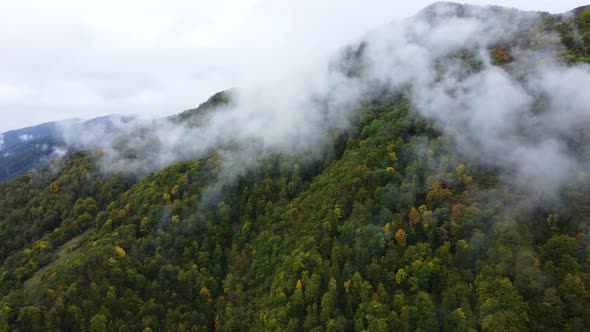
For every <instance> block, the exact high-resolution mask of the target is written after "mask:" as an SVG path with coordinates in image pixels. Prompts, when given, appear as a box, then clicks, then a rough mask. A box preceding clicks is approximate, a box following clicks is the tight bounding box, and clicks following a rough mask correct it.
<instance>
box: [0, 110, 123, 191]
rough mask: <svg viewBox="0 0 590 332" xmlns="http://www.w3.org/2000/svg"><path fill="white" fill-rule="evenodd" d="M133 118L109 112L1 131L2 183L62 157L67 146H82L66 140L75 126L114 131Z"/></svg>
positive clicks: (77, 130) (76, 147)
mask: <svg viewBox="0 0 590 332" xmlns="http://www.w3.org/2000/svg"><path fill="white" fill-rule="evenodd" d="M132 119H133V118H132V117H125V116H117V115H110V116H105V117H99V118H95V119H92V120H88V121H78V120H70V121H63V122H48V123H43V124H40V125H37V126H32V127H27V128H22V129H17V130H11V131H7V132H5V133H2V134H0V138H1V139H0V142H2V144H0V183H2V182H5V181H9V180H12V179H14V178H16V177H18V176H20V175H23V174H25V173H27V172H29V171H32V170H33V169H35V168H36V167H37V166H39V165H41V164H43V163H44V162H47V161H48V160H49V159H51V157H52V156H54V157H59V156H61V155H63V154H65V153H66V152H67V151H68V150H75V149H79V148H80V146H71V145H70V144H68V143H67V142H66V141H67V139H66V138H65V137H64V134H66V133H65V131H68V130H72V128H75V131H76V132H81V133H84V132H85V131H86V132H91V131H93V130H96V129H97V128H100V130H102V131H103V134H104V135H113V134H115V133H116V132H117V131H118V130H119V129H118V125H116V124H115V123H119V122H123V123H125V122H129V121H131V120H132ZM76 139H77V140H80V139H81V138H80V137H77V138H76ZM85 148H88V147H87V146H86V147H85Z"/></svg>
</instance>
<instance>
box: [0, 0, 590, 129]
mask: <svg viewBox="0 0 590 332" xmlns="http://www.w3.org/2000/svg"><path fill="white" fill-rule="evenodd" d="M431 2H432V1H424V0H414V1H397V0H389V1H386V0H315V1H314V0H291V1H286V0H192V1H189V0H143V1H122V0H118V1H115V0H100V1H94V0H87V1H65V0H52V1H46V0H39V1H31V0H21V1H19V0H0V132H3V131H6V130H10V129H15V128H20V127H24V126H29V125H34V124H38V123H42V122H46V121H53V120H62V119H67V118H75V117H76V118H91V117H95V116H100V115H106V114H112V113H122V114H128V113H132V114H143V115H149V116H164V115H168V114H173V113H177V112H179V111H182V110H184V109H188V108H192V107H195V106H197V105H198V104H199V103H200V102H202V101H204V100H205V99H206V98H207V97H209V96H210V95H211V94H213V93H214V92H217V91H220V90H224V89H227V88H231V87H239V86H247V85H250V84H256V83H257V82H264V81H268V80H272V79H273V78H277V77H281V76H283V75H286V74H287V73H290V72H293V71H296V70H297V69H298V68H303V67H305V66H306V65H307V64H309V63H312V62H314V61H315V60H316V59H318V58H320V57H322V56H325V55H327V54H329V53H331V52H333V51H334V50H336V49H337V48H338V47H339V46H341V45H345V44H347V43H348V42H351V41H354V40H355V38H357V37H359V36H360V35H362V34H364V33H365V32H367V31H368V30H370V29H372V28H376V27H379V26H381V25H384V24H386V23H388V22H389V21H392V20H394V19H399V18H404V17H408V16H412V15H414V14H415V13H416V12H418V11H419V10H420V9H422V8H423V7H425V6H426V5H428V4H429V3H431ZM469 3H473V4H482V5H486V4H488V3H489V1H469ZM494 4H497V5H503V6H509V7H516V8H519V9H524V10H544V11H549V12H554V13H558V12H564V11H567V10H570V9H573V8H575V7H578V6H581V5H583V4H584V2H582V1H574V0H559V1H555V0H552V1H550V0H542V1H538V0H537V1H533V0H512V1H505V0H501V1H496V2H494Z"/></svg>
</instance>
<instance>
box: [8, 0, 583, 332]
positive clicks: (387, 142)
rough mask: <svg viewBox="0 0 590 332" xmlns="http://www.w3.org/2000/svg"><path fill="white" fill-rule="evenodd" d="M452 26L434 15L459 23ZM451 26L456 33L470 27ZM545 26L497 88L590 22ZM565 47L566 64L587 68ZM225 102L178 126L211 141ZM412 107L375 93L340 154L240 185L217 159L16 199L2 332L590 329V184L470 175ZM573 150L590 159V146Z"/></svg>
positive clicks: (49, 181) (503, 52) (23, 192)
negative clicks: (532, 52) (204, 128)
mask: <svg viewBox="0 0 590 332" xmlns="http://www.w3.org/2000/svg"><path fill="white" fill-rule="evenodd" d="M438 6H441V5H438ZM437 8H438V9H437ZM441 8H442V9H445V10H447V9H448V7H447V6H443V7H437V6H434V7H431V8H429V9H428V10H426V11H425V12H424V13H423V14H422V15H427V14H428V13H429V12H432V11H434V12H435V14H434V19H437V18H439V17H438V15H443V16H442V18H446V17H445V16H444V15H448V12H446V14H445V12H443V13H440V12H439V11H440V9H441ZM452 8H454V9H453V11H452V13H453V14H451V16H452V17H453V15H456V14H455V13H456V11H459V13H461V12H462V11H464V10H467V9H468V8H466V7H463V6H459V5H457V6H455V5H453V7H452ZM497 10H500V11H502V10H504V9H497ZM577 13H578V14H577V16H576V17H583V14H584V13H585V11H583V10H582V11H579V12H577ZM545 19H546V20H545V21H546V22H548V23H547V26H546V27H545V28H546V29H547V31H544V30H527V31H526V33H524V32H523V33H522V34H520V35H519V36H520V37H521V39H519V40H515V41H514V42H513V43H508V44H506V45H494V47H491V48H490V49H489V50H488V51H489V53H490V55H491V57H492V59H493V60H494V61H493V64H491V66H494V72H495V70H499V71H502V72H506V73H509V74H510V75H515V76H518V75H519V73H518V71H517V70H514V69H515V67H511V66H512V64H514V59H513V57H512V56H511V55H512V53H511V52H512V51H513V49H516V48H517V47H516V46H515V45H521V46H522V45H525V46H526V47H531V48H532V47H541V46H542V45H549V44H552V43H554V42H555V40H554V36H555V35H554V34H553V33H552V32H555V33H557V32H556V30H554V29H558V28H557V27H560V26H561V27H563V25H566V26H569V27H574V24H577V25H575V26H576V27H578V28H580V27H582V28H583V26H582V25H580V24H579V23H578V21H579V19H577V18H574V19H573V20H571V21H567V20H566V19H568V20H569V18H567V17H563V18H562V17H560V16H555V17H554V16H551V19H550V18H549V17H548V16H546V17H545ZM538 29H541V28H538ZM582 31H583V30H582ZM582 35H583V34H582ZM566 37H567V34H562V35H561V37H559V38H561V39H558V40H562V41H564V40H567V38H566ZM576 38H578V37H576ZM579 40H582V39H579ZM540 44H542V45H541V46H539V45H540ZM564 44H565V45H563V46H560V49H559V51H561V53H560V54H562V55H560V56H562V57H563V58H562V59H563V60H564V61H584V56H585V55H584V53H583V50H581V49H578V50H575V49H573V48H571V47H570V46H568V43H567V41H564ZM574 45H575V44H574ZM350 50H352V51H350ZM364 50H365V48H364V47H363V46H362V44H361V46H360V47H356V48H355V47H352V48H350V49H349V51H350V52H345V53H344V55H343V61H342V63H341V65H342V66H341V67H340V68H342V69H343V71H344V72H346V74H347V75H348V76H350V77H355V76H362V75H363V69H364V67H363V66H364V65H366V63H363V59H365V58H364V57H363V56H364V53H363V52H364ZM570 52H574V53H570ZM576 52H579V53H576ZM572 56H573V57H572ZM454 57H457V58H459V59H460V60H461V62H460V64H461V69H464V71H462V72H461V73H462V74H464V75H469V74H470V73H473V72H477V70H478V68H480V67H481V66H482V64H480V63H478V58H477V57H476V56H475V55H473V54H471V53H470V52H469V51H465V52H463V53H460V54H459V55H454ZM516 69H518V68H516ZM513 70H514V71H513ZM442 71H443V70H442V69H441V72H442ZM511 71H513V72H511ZM509 74H506V75H509ZM222 97H226V96H223V95H217V97H212V99H210V101H209V102H207V103H205V104H203V106H202V107H200V108H199V109H197V110H191V111H188V112H187V113H184V114H181V115H179V116H178V117H177V119H176V120H175V121H178V122H183V121H189V122H190V126H196V127H198V126H200V125H202V122H201V120H202V119H201V117H203V116H205V115H206V114H207V113H208V112H209V111H211V110H214V108H210V107H209V106H210V105H215V104H218V103H219V104H221V105H225V104H227V103H228V98H222ZM411 97H412V94H410V93H408V91H407V89H404V88H402V89H393V88H391V87H387V88H383V87H376V88H375V89H371V90H369V91H366V92H365V93H364V94H363V95H362V96H361V98H360V99H359V100H358V102H357V103H356V104H355V107H356V112H354V113H352V114H353V116H351V118H350V121H351V123H352V126H351V128H350V129H349V130H347V131H342V132H336V131H334V132H330V133H329V136H330V137H331V138H332V140H331V142H330V144H329V146H328V147H327V148H326V149H322V150H321V152H318V151H315V150H313V148H309V150H305V149H303V150H301V151H298V152H295V153H284V152H275V153H268V154H262V155H257V156H256V158H259V159H260V162H259V163H256V164H255V165H256V167H249V165H250V164H248V163H247V162H243V163H242V164H239V165H238V167H242V168H243V169H240V170H237V171H236V174H237V175H235V176H234V177H232V178H231V181H227V174H228V173H227V171H226V169H225V168H224V161H225V160H224V157H225V156H227V155H225V154H224V153H223V152H224V151H223V149H222V148H218V149H217V150H215V149H213V150H212V151H211V152H209V153H208V154H207V155H206V156H204V157H202V158H198V159H193V160H186V161H182V162H178V163H174V164H172V165H171V166H168V167H166V168H164V169H162V170H157V171H154V172H152V173H150V174H148V175H147V176H144V177H140V178H138V177H133V176H123V175H116V174H115V175H113V174H108V175H105V174H104V173H102V172H101V171H100V164H101V161H102V159H101V152H99V153H96V154H95V153H88V152H77V153H74V154H71V155H68V156H66V157H64V158H63V159H58V160H56V161H54V162H53V163H52V164H50V165H47V166H46V167H43V168H40V169H39V170H38V171H36V172H32V173H29V174H26V175H25V176H22V177H20V178H18V179H16V180H13V181H10V182H7V183H5V184H2V185H0V243H1V244H2V247H1V249H0V250H1V251H0V254H1V255H0V258H1V262H2V263H1V266H0V294H1V296H2V298H1V300H0V329H4V330H21V331H35V330H38V331H41V330H66V331H78V330H90V331H107V330H129V331H137V330H139V331H142V330H143V331H160V330H166V331H168V330H182V331H184V330H194V331H206V330H224V331H242V330H243V331H249V330H251V331H266V330H271V331H272V330H279V329H281V330H289V331H301V330H316V331H321V330H330V331H352V330H358V331H365V330H367V331H391V330H395V331H398V330H400V331H406V330H407V331H418V330H421V331H437V330H440V331H447V330H448V331H474V330H482V331H505V330H509V331H524V330H534V331H583V330H584V329H585V328H586V327H587V326H590V320H589V319H590V305H589V304H590V289H589V287H590V286H589V285H590V247H589V246H588V236H589V235H590V228H589V226H590V224H589V223H588V220H590V183H589V179H588V177H587V176H586V175H585V174H582V173H583V172H580V173H579V174H576V181H572V182H567V183H565V184H564V185H563V186H560V187H559V188H558V189H556V190H555V192H551V191H550V189H548V188H550V187H539V188H543V190H544V192H543V193H536V192H531V191H530V190H529V189H530V188H531V187H530V186H523V185H522V183H519V182H518V181H512V180H513V179H515V178H514V177H512V173H511V172H513V171H514V170H512V169H508V170H506V169H504V168H503V167H502V166H504V164H503V163H501V162H497V163H495V162H494V161H486V160H480V159H474V158H471V154H470V151H466V150H465V149H463V148H462V147H464V146H466V145H461V144H460V143H461V142H458V139H459V138H461V136H457V135H453V133H452V132H451V133H448V132H445V130H444V129H445V128H447V127H445V124H444V123H443V122H442V121H437V118H432V117H430V118H429V117H426V116H425V115H424V114H423V113H422V112H420V111H419V110H418V107H417V106H416V105H417V104H419V102H420V101H416V100H412V99H411ZM498 103H500V101H498ZM544 105H545V104H544V103H542V99H539V100H538V101H536V103H535V104H534V106H535V108H534V109H533V111H534V112H539V113H541V114H542V112H547V110H546V109H545V108H546V106H544ZM440 111H441V112H442V111H444V110H440ZM203 114H205V115H203ZM187 119H188V120H187ZM532 119H535V118H532ZM466 129H467V128H466ZM484 129H485V127H484ZM521 134H522V135H523V136H525V135H527V134H530V135H531V136H533V137H534V135H533V134H535V132H533V133H527V132H524V133H521ZM575 138H576V139H577V140H576V141H573V142H571V144H572V145H574V148H572V150H573V151H575V152H576V153H578V154H580V156H582V157H584V156H585V154H586V153H587V152H586V151H588V150H587V149H586V147H587V146H588V141H587V140H585V137H584V136H583V135H579V136H576V137H575ZM484 152H485V151H483V150H482V152H481V153H482V154H483V155H485V156H487V155H486V154H484ZM140 153H141V151H140ZM523 155H524V153H523ZM102 162H104V161H102ZM551 162H555V161H549V162H547V163H546V164H544V165H543V166H545V167H546V168H549V169H554V167H553V164H551ZM527 165H528V164H527ZM552 167H553V168H552ZM238 171H239V172H238ZM542 174H544V173H542ZM534 179H537V180H539V178H534ZM539 181H540V180H539ZM532 188H537V187H532ZM81 234H84V236H83V237H79V236H80V235H81ZM78 241H79V242H78ZM74 244H75V246H74ZM68 247H71V248H72V249H73V250H71V251H69V252H66V251H67V250H66V248H68ZM39 271H41V272H39ZM31 278H33V279H31Z"/></svg>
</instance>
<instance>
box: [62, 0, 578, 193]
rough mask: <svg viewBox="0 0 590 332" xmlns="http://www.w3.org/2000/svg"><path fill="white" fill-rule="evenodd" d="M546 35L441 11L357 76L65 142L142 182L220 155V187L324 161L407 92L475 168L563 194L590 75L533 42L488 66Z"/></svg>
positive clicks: (303, 83) (273, 89)
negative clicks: (254, 170)
mask: <svg viewBox="0 0 590 332" xmlns="http://www.w3.org/2000/svg"><path fill="white" fill-rule="evenodd" d="M540 26H542V25H541V21H540V16H538V15H537V14H535V13H526V12H517V11H512V10H507V9H501V8H495V7H486V8H484V7H462V6H458V5H449V4H439V5H436V6H432V7H429V8H427V9H426V10H424V11H422V12H421V13H420V14H419V15H418V16H416V17H414V18H410V19H405V20H401V21H397V22H394V23H392V24H389V25H387V26H385V27H383V28H381V29H377V30H374V31H372V32H371V33H369V34H367V35H366V36H364V37H363V38H362V39H361V41H359V42H358V43H357V45H363V46H361V47H359V48H358V51H357V52H356V53H358V54H357V55H356V56H354V55H353V56H352V58H351V57H350V56H349V58H348V59H346V58H344V59H345V60H346V61H348V62H350V63H349V65H350V64H353V65H354V66H356V67H357V72H356V73H354V75H350V74H351V73H350V72H347V70H343V69H342V68H346V65H344V64H343V61H344V60H343V57H342V55H341V54H339V55H337V56H336V57H332V58H330V59H327V60H321V61H318V62H317V63H316V64H314V65H310V66H309V67H308V68H307V69H306V70H300V71H298V72H295V73H294V74H292V75H291V76H288V77H287V79H284V80H281V81H274V82H273V83H272V84H267V85H260V84H258V85H252V86H248V87H245V88H242V89H236V90H234V91H233V92H232V96H231V100H232V102H231V103H229V104H227V105H223V106H221V107H219V108H217V109H215V110H210V111H209V112H206V113H205V114H204V115H203V117H202V119H201V120H200V121H199V125H198V126H197V127H191V126H189V125H188V124H178V123H176V122H174V121H169V120H165V119H163V120H153V121H145V120H137V121H133V122H131V123H127V124H125V126H126V128H127V129H125V130H126V131H127V133H128V134H126V135H122V136H116V137H114V138H112V135H105V134H104V130H103V129H101V128H98V129H97V130H94V131H92V130H88V129H85V130H86V132H83V133H81V132H80V131H79V130H78V131H76V130H74V131H73V134H70V135H69V136H68V135H66V137H69V141H70V142H72V141H75V143H77V144H80V143H84V144H86V145H87V146H91V145H92V146H102V147H103V151H104V157H103V159H102V164H103V169H104V170H105V171H124V172H132V173H139V174H143V173H146V172H149V171H151V170H155V169H159V168H161V167H164V166H167V165H170V164H172V163H174V162H176V161H178V160H183V159H191V158H201V157H204V156H206V155H208V154H210V153H211V152H212V151H214V150H215V151H218V153H219V154H220V155H221V157H222V162H223V164H222V172H223V174H222V176H221V177H222V178H224V179H226V180H228V181H231V179H232V178H233V177H235V176H237V175H239V174H240V172H243V171H244V170H245V169H248V167H249V166H252V165H257V164H258V163H259V161H260V160H261V159H263V158H264V157H265V156H268V155H269V154H272V153H282V154H293V153H311V154H313V153H317V154H319V153H320V152H319V150H321V149H322V148H323V147H326V146H329V142H330V139H331V133H332V132H334V131H346V130H348V129H350V128H351V124H352V120H353V118H354V116H355V114H357V113H356V112H358V111H359V107H358V105H357V104H358V100H359V97H360V96H362V95H363V94H365V93H366V92H369V91H371V90H372V89H374V88H375V86H381V87H386V88H388V89H390V90H392V91H406V93H407V94H408V95H409V96H410V100H411V101H412V103H413V107H414V108H415V109H416V110H417V111H418V112H419V113H420V114H421V115H422V116H424V117H426V118H429V119H432V120H434V121H436V122H437V123H438V124H439V126H440V127H441V128H442V130H443V132H444V133H445V134H446V135H447V136H448V137H450V138H451V139H452V141H453V142H455V143H456V144H457V147H458V150H459V151H460V153H461V154H462V155H463V156H464V157H465V158H467V159H469V160H472V161H474V162H477V163H480V164H483V165H488V166H492V167H497V168H499V169H500V170H502V172H503V174H505V176H507V177H509V179H510V182H512V183H515V184H516V185H517V186H520V187H521V188H523V189H526V190H529V191H530V192H536V191H549V192H552V191H555V190H557V189H559V188H560V187H561V186H562V185H563V184H566V183H570V182H571V181H573V180H575V178H576V176H577V173H579V172H582V171H583V170H584V169H587V168H588V166H589V164H588V162H589V161H590V160H588V159H589V157H590V154H589V153H588V152H589V151H588V148H587V146H588V143H590V137H588V135H587V134H586V133H585V130H584V128H587V124H588V122H590V113H589V111H588V108H587V105H588V96H586V95H585V91H587V90H586V89H584V87H587V86H588V85H590V70H589V68H588V66H585V65H576V66H569V67H568V66H565V65H563V64H561V63H559V62H557V61H556V60H555V56H554V53H551V51H548V50H547V49H539V50H537V51H526V49H527V45H526V43H527V39H525V40H523V41H521V42H520V44H518V45H515V46H514V47H513V50H512V52H513V56H514V58H515V61H514V62H513V63H512V64H510V65H506V66H504V67H499V66H496V65H494V64H493V63H492V60H491V59H490V55H489V54H490V48H492V47H495V46H497V45H501V44H503V43H507V42H511V41H514V40H517V41H518V40H519V38H518V36H520V33H521V32H523V31H526V32H527V33H528V34H529V35H530V36H529V37H531V38H532V39H535V38H537V37H540V36H542V35H543V34H544V32H542V31H540V30H539V27H540ZM551 46H552V45H547V47H548V48H550V47H551ZM352 49H353V50H354V48H352ZM353 53H354V52H353ZM460 53H462V54H464V55H465V56H464V57H460V56H457V54H460ZM346 61H344V62H346ZM349 69H350V68H349ZM571 82H576V84H575V85H574V84H571ZM541 101H546V102H544V103H540V102H541ZM539 105H541V106H539ZM95 129H96V128H95ZM105 140H106V141H105Z"/></svg>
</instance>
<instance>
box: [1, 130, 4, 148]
mask: <svg viewBox="0 0 590 332" xmlns="http://www.w3.org/2000/svg"><path fill="white" fill-rule="evenodd" d="M2 150H4V134H0V151H2Z"/></svg>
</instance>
